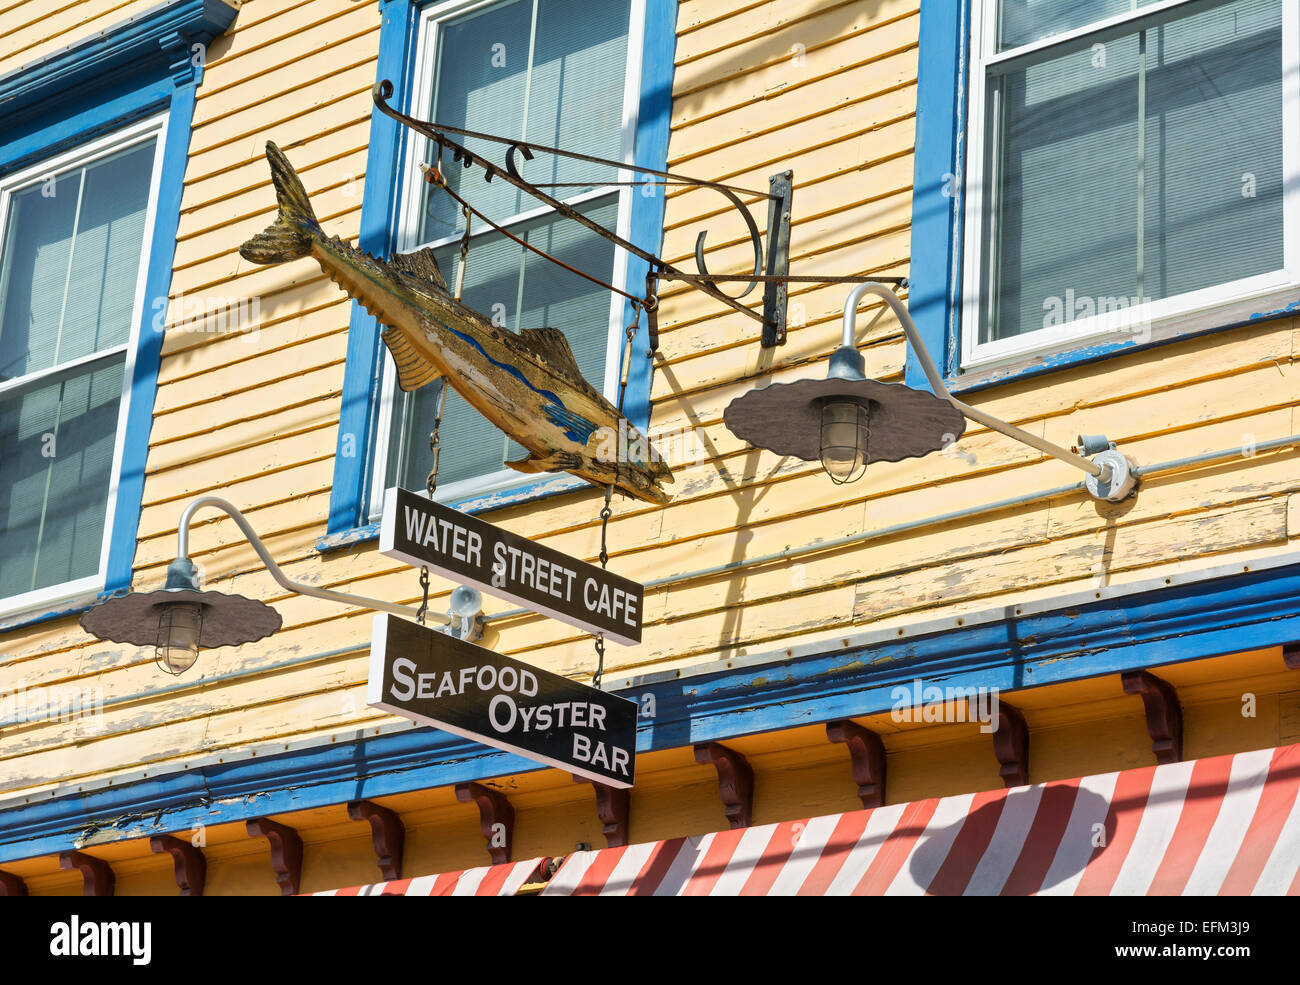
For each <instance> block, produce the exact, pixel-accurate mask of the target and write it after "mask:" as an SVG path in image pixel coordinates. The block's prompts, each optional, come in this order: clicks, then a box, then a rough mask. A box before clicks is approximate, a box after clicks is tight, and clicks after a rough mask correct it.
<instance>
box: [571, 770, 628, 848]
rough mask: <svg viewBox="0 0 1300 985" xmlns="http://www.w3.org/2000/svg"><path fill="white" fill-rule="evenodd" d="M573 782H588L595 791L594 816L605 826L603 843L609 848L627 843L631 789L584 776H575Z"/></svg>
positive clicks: (619, 846) (620, 846)
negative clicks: (597, 781) (613, 785)
mask: <svg viewBox="0 0 1300 985" xmlns="http://www.w3.org/2000/svg"><path fill="white" fill-rule="evenodd" d="M573 782H574V783H590V784H591V786H592V788H593V789H594V790H595V791H596V816H597V817H598V818H600V823H601V824H603V825H604V826H605V827H604V828H603V834H604V835H605V844H606V846H608V847H609V848H622V847H623V846H624V845H626V844H627V821H628V816H629V815H630V814H631V810H632V791H631V790H629V789H628V788H627V787H611V786H609V785H608V784H606V783H596V782H595V781H594V780H588V779H587V778H586V777H585V776H575V777H574V778H573Z"/></svg>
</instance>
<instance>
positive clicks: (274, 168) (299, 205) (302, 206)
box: [239, 140, 320, 263]
mask: <svg viewBox="0 0 1300 985" xmlns="http://www.w3.org/2000/svg"><path fill="white" fill-rule="evenodd" d="M266 159H267V161H268V162H270V165H271V183H272V184H273V185H275V198H276V201H277V203H279V206H280V214H279V215H278V216H276V219H275V222H273V223H271V225H269V226H267V227H266V228H265V229H263V230H262V231H261V232H260V233H258V234H257V235H256V236H254V237H253V238H252V239H250V240H248V241H247V242H245V243H244V244H243V245H242V246H240V247H239V255H240V256H242V257H243V258H244V259H245V260H251V261H252V262H253V263H285V262H287V261H289V260H296V259H297V258H298V257H305V256H307V255H308V254H309V253H310V252H311V241H312V234H313V233H318V232H319V231H320V223H318V222H317V221H316V213H315V212H313V211H312V207H311V203H310V202H309V201H308V200H307V191H306V189H304V188H303V187H302V182H301V181H300V180H299V179H298V175H297V173H296V172H295V171H294V170H293V165H291V164H290V163H289V159H288V158H287V157H285V156H284V152H283V151H281V150H280V148H279V147H277V146H275V144H274V143H273V142H272V141H270V140H268V141H267V142H266Z"/></svg>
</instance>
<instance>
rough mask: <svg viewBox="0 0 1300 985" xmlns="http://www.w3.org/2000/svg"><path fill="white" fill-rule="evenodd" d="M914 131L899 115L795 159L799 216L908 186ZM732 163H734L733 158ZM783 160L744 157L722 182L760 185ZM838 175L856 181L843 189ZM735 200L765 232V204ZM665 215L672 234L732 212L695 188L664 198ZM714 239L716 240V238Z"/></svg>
mask: <svg viewBox="0 0 1300 985" xmlns="http://www.w3.org/2000/svg"><path fill="white" fill-rule="evenodd" d="M915 131H916V127H915V118H914V117H912V116H910V115H904V116H898V117H893V118H891V119H889V120H885V121H883V122H881V123H879V124H875V125H871V126H866V127H862V128H860V129H858V130H856V131H855V132H853V133H850V134H848V135H846V136H844V137H841V138H838V139H836V140H834V141H826V142H825V143H824V144H822V145H821V146H817V147H812V148H809V149H808V151H807V152H806V153H805V154H804V155H802V156H801V158H800V164H801V165H803V166H802V167H801V168H800V170H799V173H798V174H796V175H795V176H794V194H795V201H796V202H797V203H798V205H797V206H796V209H797V211H798V213H799V215H800V216H804V217H813V216H818V215H821V214H823V213H824V212H827V211H829V210H831V209H833V208H837V207H842V206H846V205H847V204H848V203H852V202H856V201H866V200H869V199H872V198H880V197H882V196H884V195H885V194H887V193H888V192H890V191H891V190H894V189H899V188H911V186H912V170H911V166H912V148H913V145H914V144H915V142H916V134H915ZM747 149H748V148H747V147H745V146H741V145H736V146H735V147H734V148H730V149H729V150H731V152H732V153H733V154H745V152H746V150H747ZM755 157H757V155H755ZM732 159H733V160H735V158H734V157H733V158H732ZM788 159H789V158H788V157H787V156H785V155H782V156H780V157H776V158H773V159H768V160H757V159H754V160H749V159H745V169H744V170H743V171H742V172H740V173H739V174H738V175H735V176H734V177H732V176H728V177H727V178H726V179H725V180H726V181H727V182H728V183H732V184H735V185H737V186H738V187H747V188H753V187H754V186H756V185H764V186H766V185H767V183H768V182H767V179H768V177H769V176H770V175H772V174H775V173H776V172H777V171H778V170H784V164H785V162H786V161H787V160H788ZM900 159H901V160H900ZM844 176H853V177H854V178H856V182H855V184H853V185H852V186H851V187H850V189H848V190H845V189H844V188H843V187H841V186H842V185H844V184H845V183H846V182H845V181H844V180H843V179H844ZM837 179H839V180H838V181H837ZM864 179H868V180H864ZM740 197H741V200H742V201H743V202H745V203H746V205H748V207H749V209H750V212H751V213H752V214H753V215H754V216H755V219H756V221H760V220H761V223H760V232H762V233H763V234H766V228H765V227H764V225H762V223H765V222H766V218H767V216H766V210H765V208H764V205H765V203H764V202H763V201H760V200H757V199H755V197H754V196H749V195H743V194H742V195H741V196H740ZM667 211H668V214H667V215H666V217H665V230H666V231H669V232H673V233H677V232H678V231H679V230H681V229H682V228H683V227H689V226H690V225H691V224H692V223H696V224H698V223H700V222H702V221H703V220H705V219H712V218H714V217H715V216H717V217H722V216H726V215H727V214H728V213H729V212H732V211H734V207H733V206H732V205H731V204H730V203H729V202H727V201H726V199H724V198H723V197H722V196H721V195H719V194H718V193H717V192H710V191H709V190H708V189H704V188H701V189H691V190H689V191H685V192H681V193H677V194H674V195H672V196H671V197H670V198H669V200H668V210H667ZM717 238H718V239H721V238H722V236H721V235H719V236H717ZM690 251H691V252H693V251H694V242H693V240H692V241H691V242H690ZM664 252H665V254H666V255H676V254H681V253H682V252H683V251H682V250H681V249H680V248H675V249H674V248H671V247H668V246H665V247H664Z"/></svg>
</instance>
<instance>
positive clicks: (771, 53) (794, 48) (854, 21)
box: [673, 2, 915, 99]
mask: <svg viewBox="0 0 1300 985" xmlns="http://www.w3.org/2000/svg"><path fill="white" fill-rule="evenodd" d="M896 7H897V8H900V9H896V10H895V12H894V13H893V15H892V16H891V15H889V14H885V13H882V12H881V11H879V10H873V9H871V8H868V7H867V6H866V5H864V4H859V3H851V2H839V3H834V2H831V3H827V4H825V5H824V6H823V7H822V9H821V10H819V11H817V12H815V13H812V14H811V15H810V16H808V17H806V18H804V19H802V20H800V21H797V22H795V23H791V24H787V25H783V26H781V27H779V28H777V29H776V30H774V31H764V32H760V33H757V34H753V35H750V36H749V37H748V38H747V42H748V43H747V44H746V45H745V47H744V50H743V53H742V52H738V51H737V50H736V49H735V47H734V46H733V47H731V48H726V47H724V48H722V49H720V50H716V51H714V52H712V53H708V54H701V55H698V56H696V57H694V58H686V59H681V58H680V56H679V57H678V60H677V68H676V71H675V72H674V74H673V93H674V96H675V97H676V98H678V99H682V98H684V97H686V96H690V95H693V94H694V93H696V92H700V91H702V90H706V89H717V88H719V87H721V86H722V85H724V84H725V83H727V82H729V81H731V80H732V79H734V78H736V77H737V76H741V75H744V74H746V73H750V72H754V71H757V70H759V69H765V68H772V67H784V68H785V69H786V71H788V72H789V73H790V74H792V75H799V74H801V73H803V72H804V71H805V70H807V69H808V68H809V65H808V58H809V56H810V55H813V54H815V53H817V52H819V51H821V50H822V49H825V48H829V47H832V46H837V45H843V44H845V43H848V42H849V41H850V39H851V40H852V41H854V42H855V43H857V44H858V45H861V46H875V45H876V44H880V45H881V46H887V45H888V44H889V41H888V40H885V39H880V40H878V39H877V38H876V34H877V32H881V31H884V30H885V29H886V28H887V27H888V25H889V24H891V23H892V22H893V21H895V20H899V19H902V18H905V17H909V16H912V15H914V14H915V11H914V10H913V9H911V8H910V6H907V5H902V4H896ZM732 30H734V28H733V26H732V24H731V23H729V22H723V23H722V24H719V25H718V27H717V30H716V31H715V32H711V33H713V34H714V37H715V38H717V37H718V36H720V35H721V34H722V33H723V32H724V31H725V32H726V33H730V32H731V31H732ZM732 36H733V37H734V36H735V35H732ZM697 39H700V35H699V34H697V35H694V36H692V40H693V41H695V40H697ZM706 43H707V42H706ZM738 56H739V57H738Z"/></svg>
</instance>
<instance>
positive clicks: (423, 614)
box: [415, 567, 429, 626]
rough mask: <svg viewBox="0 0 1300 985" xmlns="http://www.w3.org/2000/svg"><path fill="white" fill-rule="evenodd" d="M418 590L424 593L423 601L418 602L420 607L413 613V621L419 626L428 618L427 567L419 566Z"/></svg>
mask: <svg viewBox="0 0 1300 985" xmlns="http://www.w3.org/2000/svg"><path fill="white" fill-rule="evenodd" d="M420 591H421V592H423V593H424V601H422V602H421V603H420V609H419V611H418V612H416V613H415V621H416V622H418V623H419V624H420V625H421V626H423V625H424V622H425V620H426V619H428V618H429V569H428V568H427V567H421V568H420Z"/></svg>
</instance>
